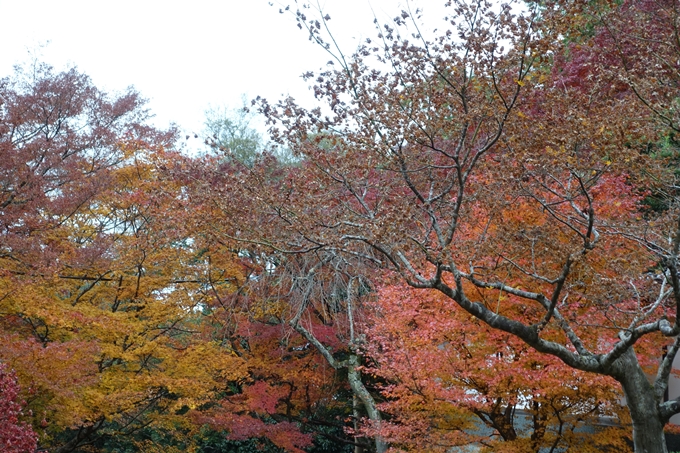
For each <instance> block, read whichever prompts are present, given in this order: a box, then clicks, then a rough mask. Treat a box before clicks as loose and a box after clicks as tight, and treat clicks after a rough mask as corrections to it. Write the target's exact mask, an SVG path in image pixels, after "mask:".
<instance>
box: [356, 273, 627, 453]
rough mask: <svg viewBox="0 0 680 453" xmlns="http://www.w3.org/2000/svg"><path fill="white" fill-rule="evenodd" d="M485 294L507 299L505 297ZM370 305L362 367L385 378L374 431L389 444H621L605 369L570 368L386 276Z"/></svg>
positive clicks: (617, 410) (588, 447) (622, 427)
mask: <svg viewBox="0 0 680 453" xmlns="http://www.w3.org/2000/svg"><path fill="white" fill-rule="evenodd" d="M495 302H496V304H497V307H498V308H499V310H500V311H507V310H511V309H512V307H508V306H507V303H508V302H509V301H508V299H506V298H502V297H501V298H499V300H497V301H495ZM371 305H372V306H373V310H372V311H373V313H372V315H371V316H369V317H368V320H367V322H368V326H367V327H366V328H365V331H366V332H367V337H368V338H367V341H366V343H365V345H364V350H365V354H366V355H367V356H368V357H369V358H370V359H371V362H369V363H372V365H370V366H368V367H367V370H366V372H368V373H373V374H377V375H379V376H381V377H383V378H384V380H385V382H386V384H385V385H384V386H383V388H382V394H383V396H384V398H385V402H384V403H382V404H381V405H380V410H381V411H382V412H383V413H384V414H386V418H387V419H388V420H389V422H387V423H384V424H383V426H382V429H381V432H382V434H383V435H384V436H385V437H386V438H387V439H388V440H389V442H390V444H391V445H392V446H393V447H394V448H397V447H401V448H402V449H404V450H407V451H448V450H450V449H451V448H452V447H453V446H464V445H470V444H476V445H479V446H480V448H482V449H484V448H486V449H487V450H488V451H508V452H510V451H517V452H525V451H579V452H587V451H592V452H597V451H602V450H603V449H606V448H613V449H615V450H616V451H625V450H627V449H628V444H627V441H628V436H629V428H628V425H629V423H630V420H629V418H628V414H627V413H626V412H625V410H624V408H623V407H622V406H621V404H620V401H621V397H622V395H621V393H620V391H618V389H617V388H616V386H615V385H612V384H614V382H613V381H612V380H611V379H610V378H606V377H603V376H595V377H593V376H587V375H586V374H585V373H579V372H576V373H575V372H574V370H571V369H569V368H568V367H566V366H565V365H564V364H563V363H561V362H560V361H559V360H557V359H556V358H554V357H546V356H544V355H541V354H538V353H537V352H536V351H534V350H532V349H530V348H527V347H526V345H525V344H524V343H522V342H521V341H520V340H518V339H516V338H513V337H512V336H509V335H508V334H506V333H504V332H499V331H495V330H493V329H490V328H489V327H487V326H484V325H483V324H481V323H480V322H478V321H477V322H475V321H473V320H471V319H470V316H469V315H467V314H465V313H464V312H462V311H460V310H451V307H450V306H449V305H448V303H447V299H446V298H445V297H443V296H442V295H440V294H436V293H422V292H417V291H415V290H413V289H410V288H404V287H403V285H401V286H396V285H393V286H388V287H384V288H382V289H381V290H380V292H379V293H378V297H377V298H376V299H375V300H374V302H372V304H371ZM603 420H607V421H608V423H607V424H606V425H603V423H602V421H603ZM482 451H484V450H482Z"/></svg>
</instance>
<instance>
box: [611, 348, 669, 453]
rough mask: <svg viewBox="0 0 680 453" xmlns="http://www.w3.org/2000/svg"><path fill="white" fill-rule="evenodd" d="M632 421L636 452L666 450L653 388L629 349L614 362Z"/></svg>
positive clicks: (652, 452) (654, 452) (662, 426)
mask: <svg viewBox="0 0 680 453" xmlns="http://www.w3.org/2000/svg"><path fill="white" fill-rule="evenodd" d="M614 366H615V368H616V373H615V376H614V377H615V379H616V380H617V381H619V383H621V386H622V387H623V392H624V394H625V396H626V404H627V405H628V408H629V410H630V416H631V419H632V420H633V443H634V445H635V453H668V449H667V448H666V438H665V436H664V430H663V428H664V422H663V421H662V416H661V412H660V411H659V402H658V401H657V400H656V398H655V395H654V387H653V386H652V384H651V383H650V382H649V379H648V378H647V376H646V375H645V373H644V372H643V371H642V368H641V367H640V364H639V363H638V360H637V357H636V355H635V351H634V350H633V348H629V349H627V350H626V352H624V353H623V354H622V355H621V357H619V358H618V359H617V360H616V362H615V363H614Z"/></svg>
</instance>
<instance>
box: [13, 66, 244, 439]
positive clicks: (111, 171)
mask: <svg viewBox="0 0 680 453" xmlns="http://www.w3.org/2000/svg"><path fill="white" fill-rule="evenodd" d="M0 100H1V101H2V106H1V107H2V109H1V110H0V130H2V136H1V139H0V148H1V150H2V154H3V156H6V157H7V158H6V159H3V161H2V164H0V166H2V170H1V171H0V186H1V187H2V188H3V192H2V199H1V200H2V201H1V204H0V206H2V209H3V215H2V218H1V219H0V226H1V227H2V230H1V232H0V250H1V253H0V269H2V273H1V274H0V287H1V288H2V299H1V300H0V338H1V339H2V343H3V345H5V347H3V348H2V351H0V358H2V360H3V361H5V362H7V363H10V364H11V366H12V367H13V368H14V369H15V370H16V373H17V377H18V378H19V381H20V382H21V383H22V387H23V388H24V389H25V399H26V401H27V407H28V409H30V411H32V413H33V417H34V423H35V424H36V425H39V424H44V425H45V426H44V428H45V433H46V436H45V437H44V438H42V439H41V442H44V444H46V445H49V446H50V448H51V450H53V451H56V452H70V451H77V450H78V449H80V448H82V447H83V446H84V445H92V444H97V443H99V444H106V441H107V439H109V440H110V439H111V438H116V437H125V436H127V437H134V435H135V433H136V432H137V430H140V429H143V428H147V427H153V428H156V429H157V430H159V432H169V433H171V434H172V433H175V434H177V435H179V434H180V433H186V432H191V430H192V429H196V427H193V426H190V424H189V423H188V422H187V419H186V417H182V413H184V412H186V411H188V410H189V409H190V408H191V407H195V406H200V405H202V404H206V403H207V402H210V401H212V400H213V398H214V397H215V395H216V394H217V393H218V392H219V391H220V389H221V388H222V387H223V385H224V383H225V382H228V381H237V380H239V379H241V378H242V376H243V373H244V372H245V368H244V362H243V360H241V359H240V358H239V357H237V356H236V355H235V354H234V353H233V351H230V350H229V349H228V348H227V347H225V345H223V344H221V343H220V341H219V340H218V339H216V338H210V337H207V336H203V335H201V332H200V328H199V327H200V324H201V321H202V314H201V312H200V310H199V309H198V308H197V307H200V306H201V303H202V297H203V296H202V291H201V290H202V288H203V287H204V286H205V285H207V284H208V282H209V281H213V282H214V281H215V279H214V278H213V276H214V275H216V274H218V273H219V274H220V275H221V279H220V281H219V282H218V283H215V284H219V285H222V286H225V287H228V286H229V285H233V282H234V281H238V280H239V279H242V276H241V268H240V266H239V265H238V263H237V260H236V259H235V257H234V256H233V254H231V253H229V252H228V251H226V252H225V251H224V250H219V249H218V248H217V247H213V245H212V244H209V243H206V242H205V241H202V240H201V237H200V235H199V234H198V233H196V232H195V231H192V230H191V229H189V226H190V224H189V223H187V222H186V221H185V217H184V216H183V215H182V214H183V209H184V208H185V203H186V200H185V199H184V198H183V196H182V191H181V187H180V186H179V185H177V184H175V183H174V182H173V181H171V180H168V179H165V180H164V179H162V178H163V176H164V175H165V174H166V173H164V171H167V172H171V171H172V169H173V168H174V167H175V166H181V165H182V158H181V156H180V155H179V154H177V153H176V152H173V151H172V150H171V148H172V146H173V143H174V136H175V133H174V132H173V131H158V130H156V129H153V128H151V127H149V126H147V125H145V123H144V122H145V119H146V118H147V114H146V112H145V111H144V110H143V104H144V103H143V100H141V99H140V98H139V95H138V94H137V93H135V92H134V91H132V90H130V91H128V92H127V93H125V94H123V95H121V96H115V97H111V96H109V95H107V94H106V93H103V92H101V91H99V90H98V89H96V87H94V86H93V85H92V83H91V81H90V80H89V78H87V76H85V75H83V74H81V73H79V72H78V71H77V70H76V69H71V70H69V71H66V72H61V73H56V72H54V71H53V70H52V69H51V68H49V67H47V66H44V65H38V66H36V67H35V68H34V70H33V71H32V72H31V73H23V74H22V73H19V74H16V75H15V76H14V77H13V78H6V79H3V80H2V82H1V83H0ZM170 212H171V213H172V214H173V215H169V214H168V213H170ZM185 212H186V211H185ZM208 256H212V257H213V260H212V262H214V263H218V265H217V266H218V269H216V267H215V266H213V267H211V266H210V265H209V262H207V261H206V259H205V257H208ZM211 278H212V280H211ZM158 437H159V438H162V437H163V436H160V435H159V436H158ZM187 437H189V438H190V437H191V436H187ZM152 447H153V446H152V445H149V444H148V441H147V440H145V439H143V440H140V448H143V449H144V450H145V451H151V448H152ZM166 451H168V449H166Z"/></svg>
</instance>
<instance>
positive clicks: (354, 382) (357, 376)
mask: <svg viewBox="0 0 680 453" xmlns="http://www.w3.org/2000/svg"><path fill="white" fill-rule="evenodd" d="M358 366H359V356H357V355H356V354H352V355H351V356H350V358H349V361H348V365H347V379H348V380H349V385H350V387H352V391H353V392H354V394H355V395H356V396H358V397H359V399H360V400H361V402H362V403H364V408H365V409H366V413H367V414H368V418H369V419H370V420H371V421H372V422H373V423H375V424H376V425H377V426H376V427H379V426H380V422H381V421H382V417H381V416H380V411H379V410H378V406H377V405H376V404H375V400H374V399H373V396H371V394H370V393H369V391H368V390H367V389H366V386H365V385H364V383H363V382H362V381H361V372H360V371H359V370H357V367H358ZM375 451H376V453H384V452H385V451H387V444H386V443H385V441H384V440H383V439H382V437H380V436H379V435H377V436H375Z"/></svg>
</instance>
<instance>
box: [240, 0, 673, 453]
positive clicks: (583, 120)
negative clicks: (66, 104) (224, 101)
mask: <svg viewBox="0 0 680 453" xmlns="http://www.w3.org/2000/svg"><path fill="white" fill-rule="evenodd" d="M449 3H450V5H451V8H452V15H451V17H450V18H449V26H450V29H448V30H447V31H445V32H444V33H442V34H441V35H440V36H439V37H436V38H434V39H432V40H428V39H426V38H425V37H424V36H423V35H422V34H421V33H420V31H419V30H418V29H417V24H418V22H417V19H415V18H414V20H413V21H412V22H411V23H412V25H411V27H412V28H415V30H412V31H413V41H411V40H410V38H408V37H407V36H406V34H404V35H401V34H400V30H402V29H405V28H404V27H406V25H407V24H408V21H409V20H410V18H411V17H412V16H414V15H412V14H410V13H408V12H403V13H402V14H401V15H400V16H399V17H397V18H396V19H395V25H394V27H392V26H387V25H386V26H384V27H382V28H381V32H380V35H379V36H378V40H379V44H378V45H373V44H372V43H371V42H368V43H367V44H365V45H364V46H362V47H360V48H359V49H358V50H357V52H356V53H355V54H354V55H352V56H351V57H348V56H346V55H344V54H342V53H339V52H336V49H334V48H332V47H331V44H330V43H331V42H332V41H327V40H325V39H324V38H323V37H322V34H321V33H322V30H324V29H325V25H326V23H327V21H328V20H329V18H328V17H327V16H323V14H322V15H321V16H322V17H320V18H318V19H317V18H311V19H308V18H307V17H306V15H305V13H306V11H305V12H303V11H298V13H297V17H298V20H299V24H300V25H301V26H303V28H306V29H307V30H308V31H309V32H310V36H311V38H312V39H313V40H315V41H316V42H318V43H320V44H321V45H322V46H324V47H325V48H327V49H328V50H329V52H330V53H331V55H333V57H334V60H335V63H336V64H338V65H339V69H337V70H334V69H332V68H331V69H329V70H328V71H326V72H323V73H321V74H319V75H318V76H316V78H315V86H314V90H315V93H316V95H317V98H318V99H319V100H320V101H322V102H324V104H325V106H326V108H327V111H328V113H327V115H326V116H323V114H322V113H321V111H320V110H312V111H307V110H305V109H303V108H301V107H299V106H298V105H296V104H295V103H294V101H292V100H291V99H288V100H284V101H282V102H280V103H278V104H277V105H271V104H269V103H267V102H266V101H262V102H261V109H262V111H263V112H264V113H265V114H266V115H268V118H269V120H270V122H271V124H272V133H273V136H274V138H275V139H278V140H281V141H282V142H285V143H287V144H288V145H289V146H291V147H292V148H293V150H294V151H295V152H296V153H297V155H299V156H301V158H304V159H305V161H306V163H307V165H305V167H304V171H302V172H299V173H297V174H291V176H290V177H289V178H288V179H287V180H286V191H285V192H284V193H274V191H273V190H271V189H269V190H268V188H267V186H266V183H265V182H264V181H263V180H262V179H261V178H258V177H253V178H252V180H250V181H245V185H244V183H242V184H241V185H240V186H238V187H239V189H238V190H239V191H241V192H245V194H246V195H242V194H234V195H233V196H234V197H235V199H237V200H239V202H242V203H251V204H252V203H255V204H256V206H257V208H256V209H259V210H261V211H264V212H266V213H267V214H268V215H269V222H270V225H268V228H269V230H268V232H269V233H270V236H269V237H265V238H262V232H257V231H254V230H255V229H254V228H250V229H241V230H240V235H241V236H240V238H241V239H242V240H249V241H252V242H257V243H260V244H268V245H272V246H274V247H276V248H277V249H278V250H281V251H285V252H287V253H305V252H307V253H310V252H314V253H318V252H319V251H321V250H333V251H336V252H342V253H346V254H350V255H353V256H359V257H363V258H364V259H366V260H367V261H368V262H371V263H372V264H374V265H377V266H379V267H384V268H389V269H391V270H392V271H393V272H395V273H396V274H397V275H398V276H400V278H401V279H402V280H403V281H404V282H405V283H407V284H408V285H410V286H411V287H413V288H418V289H422V290H425V291H436V292H439V293H441V294H443V295H444V296H445V297H447V298H448V300H449V301H450V302H451V303H454V304H455V305H456V306H457V307H459V309H461V310H464V311H465V312H467V313H468V314H469V315H470V316H472V317H474V318H476V319H478V320H479V321H481V322H482V323H484V324H486V325H487V326H488V327H489V328H491V329H495V330H497V331H501V332H505V333H507V334H509V335H512V336H514V337H516V338H518V339H520V340H521V341H522V342H524V343H525V344H526V345H528V346H530V347H531V348H533V349H534V350H536V351H537V352H540V353H543V354H548V355H551V356H554V357H556V358H558V359H559V360H561V361H562V362H563V363H564V364H565V365H567V366H569V367H572V368H574V369H577V370H580V371H583V372H586V373H595V374H599V375H603V376H609V377H611V378H613V379H614V380H616V381H617V382H618V383H619V384H620V385H621V388H622V390H623V392H624V394H625V396H626V404H627V406H628V408H629V410H630V415H631V418H632V423H633V440H634V443H635V449H636V451H639V452H643V451H644V452H665V451H666V447H665V441H664V437H663V427H664V425H665V424H666V423H667V422H668V419H669V418H670V416H671V415H673V414H675V413H678V412H679V411H680V401H666V402H664V400H663V398H664V393H665V390H666V389H667V385H668V377H669V374H670V372H671V364H672V361H673V359H674V357H675V355H676V353H677V351H678V348H679V347H680V336H678V334H679V333H680V324H678V309H679V308H680V281H679V279H678V264H677V263H678V253H680V252H679V250H680V230H679V229H678V225H679V224H680V223H679V220H678V219H679V218H680V216H679V215H678V210H677V208H678V204H677V199H676V198H675V191H674V189H673V188H674V186H675V176H674V175H673V173H672V172H671V171H669V170H668V168H667V166H665V164H664V162H663V160H662V159H660V158H654V157H653V156H650V155H649V154H648V151H647V144H648V143H650V142H655V141H656V140H657V139H658V137H659V135H660V134H663V133H665V130H667V129H668V128H670V129H672V130H676V128H677V127H678V126H677V125H678V122H677V108H676V101H675V100H676V99H677V86H678V84H677V79H678V69H677V65H676V62H677V61H678V58H677V57H678V54H679V50H680V49H679V48H678V43H677V41H676V40H674V38H673V37H674V36H675V35H674V30H675V29H676V28H675V27H676V23H677V22H676V20H677V15H676V14H677V11H676V9H675V8H674V3H673V4H672V2H666V3H664V2H661V3H658V2H655V3H652V2H644V1H631V2H624V3H623V4H621V5H617V4H614V3H612V4H610V3H607V2H595V3H593V4H588V5H586V4H581V2H573V3H568V4H567V3H563V2H556V3H552V2H545V3H542V4H541V5H538V4H531V5H529V6H528V7H527V8H524V9H522V10H521V11H520V9H513V8H511V7H510V6H507V5H500V6H498V7H495V6H494V5H491V4H490V3H486V2H483V1H478V2H463V1H455V2H449ZM417 14H418V12H416V13H415V15H417ZM571 17H579V18H583V17H586V18H587V19H588V20H587V22H588V23H590V24H593V27H591V29H590V30H586V31H588V33H589V34H586V33H585V32H579V30H578V29H575V28H574V23H573V22H572V21H570V19H569V18H571ZM581 23H582V22H581ZM577 25H578V24H577ZM404 33H406V32H404ZM564 36H570V37H572V38H573V37H575V36H578V37H579V40H580V41H579V42H578V43H574V41H571V42H565V41H564V40H563V39H562V38H563V37H564ZM650 46H651V47H650ZM376 61H377V62H379V64H377V65H376V64H374V63H375V62H376ZM577 74H583V75H585V77H580V76H579V77H577ZM569 75H572V76H573V77H571V78H569V77H568V76H569ZM311 76H312V75H311V74H310V77H311ZM322 142H323V146H321V144H322ZM329 143H330V144H331V145H332V146H330V147H329V146H328V144H329ZM244 187H245V190H244ZM650 188H651V189H653V190H654V192H655V193H662V194H664V197H665V199H666V206H667V209H666V210H665V211H663V212H662V213H660V214H652V213H650V212H648V211H646V210H645V207H644V204H643V199H644V198H645V195H646V191H647V190H649V189H650ZM248 233H250V234H248ZM258 235H259V236H258ZM367 248H368V249H370V250H371V251H372V253H366V252H365V250H366V249H367ZM500 298H506V299H507V300H508V304H507V305H506V307H508V308H506V309H504V310H503V311H501V310H500V309H498V310H497V309H496V304H494V303H493V302H491V301H496V300H499V299H500ZM649 375H652V376H654V378H653V383H652V384H651V385H650V382H649V380H648V376H649Z"/></svg>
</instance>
